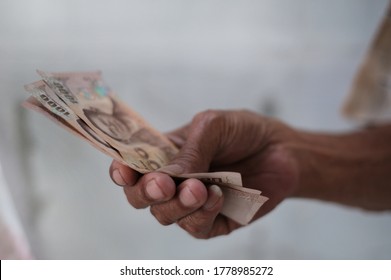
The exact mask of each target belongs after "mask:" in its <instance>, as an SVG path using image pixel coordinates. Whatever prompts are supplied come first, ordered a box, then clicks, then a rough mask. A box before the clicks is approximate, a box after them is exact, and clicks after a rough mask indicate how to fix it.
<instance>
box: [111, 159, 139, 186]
mask: <svg viewBox="0 0 391 280" xmlns="http://www.w3.org/2000/svg"><path fill="white" fill-rule="evenodd" d="M109 172H110V177H111V179H112V180H113V182H114V183H116V184H117V185H119V186H122V187H124V186H133V185H135V184H136V182H137V180H138V178H139V177H140V174H139V173H138V172H137V171H135V170H133V169H131V168H130V167H129V166H127V165H123V164H122V163H120V162H118V161H116V160H113V162H112V163H111V166H110V170H109Z"/></svg>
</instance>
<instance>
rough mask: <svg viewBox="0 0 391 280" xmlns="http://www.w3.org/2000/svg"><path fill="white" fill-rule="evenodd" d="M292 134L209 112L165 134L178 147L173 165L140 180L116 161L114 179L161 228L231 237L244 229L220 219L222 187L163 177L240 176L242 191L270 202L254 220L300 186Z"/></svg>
mask: <svg viewBox="0 0 391 280" xmlns="http://www.w3.org/2000/svg"><path fill="white" fill-rule="evenodd" d="M293 134H294V131H293V130H292V129H290V128H289V127H287V126H285V125H283V124H282V123H280V122H277V121H276V120H273V119H269V118H265V117H262V116H260V115H258V114H255V113H252V112H249V111H205V112H202V113H199V114H198V115H196V116H195V117H194V118H193V120H192V122H191V123H190V124H188V125H186V126H184V127H182V128H180V129H178V130H176V131H174V132H171V133H169V134H168V135H167V136H168V137H169V139H171V141H173V142H174V143H175V144H176V145H177V146H178V147H179V148H180V152H179V153H178V155H177V156H176V157H175V158H174V159H173V161H172V162H171V163H170V165H168V166H165V167H163V168H162V169H160V170H158V171H159V172H151V173H148V174H145V175H142V176H141V175H140V174H139V173H137V172H136V171H134V170H132V169H130V168H129V167H127V166H124V165H122V164H120V163H119V162H116V161H114V162H113V163H112V165H111V167H110V175H111V178H112V179H113V181H114V182H115V183H116V184H118V185H121V186H123V187H124V191H125V194H126V197H127V199H128V201H129V203H130V204H131V205H132V206H133V207H135V208H145V207H150V210H151V213H152V214H153V215H154V216H155V218H156V219H157V220H158V221H159V222H160V223H161V224H163V225H169V224H172V223H177V224H178V225H179V226H180V227H182V228H183V229H184V230H186V231H187V232H189V233H190V234H191V235H193V236H194V237H197V238H210V237H214V236H218V235H223V234H228V233H230V232H231V231H233V230H234V229H236V228H239V227H240V226H241V225H240V224H238V223H236V222H234V221H232V220H230V219H228V218H226V217H225V216H223V215H221V214H219V211H220V210H221V207H222V205H223V200H224V197H223V195H222V191H221V190H220V188H219V187H217V186H211V187H207V186H205V185H204V184H203V183H202V182H201V181H199V180H197V179H187V180H185V181H183V182H181V183H180V184H179V185H176V184H175V182H174V180H173V179H172V178H171V177H170V176H169V175H167V174H165V173H169V174H181V173H195V172H214V171H235V172H240V173H241V174H242V178H243V185H244V186H246V187H248V188H255V189H259V190H261V191H262V195H265V196H267V197H269V198H270V199H269V200H268V201H267V202H266V203H265V204H264V205H263V206H262V207H261V208H260V210H259V211H258V213H257V214H256V215H255V217H254V220H255V219H257V218H259V217H261V216H263V215H265V214H266V213H268V212H269V211H271V210H272V209H273V208H274V207H276V206H277V205H278V204H279V203H280V202H281V201H282V200H283V199H285V198H286V197H288V196H290V195H291V194H292V193H293V192H294V191H295V189H296V187H297V184H298V166H297V162H296V161H295V160H294V158H293V156H292V155H291V154H290V152H289V149H287V147H288V146H289V144H288V143H289V138H290V137H292V135H293Z"/></svg>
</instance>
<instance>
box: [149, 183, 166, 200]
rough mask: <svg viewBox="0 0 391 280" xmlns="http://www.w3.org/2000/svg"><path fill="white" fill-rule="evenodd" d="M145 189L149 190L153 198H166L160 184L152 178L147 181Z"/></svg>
mask: <svg viewBox="0 0 391 280" xmlns="http://www.w3.org/2000/svg"><path fill="white" fill-rule="evenodd" d="M145 191H146V192H147V195H148V196H149V197H150V198H152V199H153V200H161V199H163V198H164V193H163V192H162V190H161V188H160V187H159V186H158V184H156V181H155V180H151V181H149V182H148V183H147V186H146V187H145Z"/></svg>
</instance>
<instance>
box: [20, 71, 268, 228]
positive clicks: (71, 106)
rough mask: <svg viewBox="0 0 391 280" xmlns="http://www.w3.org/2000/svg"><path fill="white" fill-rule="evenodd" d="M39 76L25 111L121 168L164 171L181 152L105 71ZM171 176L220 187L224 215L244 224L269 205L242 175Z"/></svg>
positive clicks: (231, 173)
mask: <svg viewBox="0 0 391 280" xmlns="http://www.w3.org/2000/svg"><path fill="white" fill-rule="evenodd" d="M38 73H39V74H40V75H41V76H42V78H43V80H42V81H38V82H35V83H32V84H29V85H27V86H26V90H27V91H28V92H30V93H31V94H32V97H30V98H29V99H28V100H27V101H26V102H25V106H26V107H28V108H32V109H34V110H36V111H39V112H41V113H43V114H44V115H45V116H47V117H49V118H51V119H52V120H54V121H55V122H56V123H58V124H60V125H62V126H63V127H65V128H66V129H67V130H68V131H71V132H72V133H74V134H76V135H78V136H80V137H82V138H83V139H85V140H87V141H88V142H90V143H91V144H92V145H93V146H94V147H96V148H98V149H99V150H100V151H102V152H104V153H106V154H107V155H109V156H111V157H112V158H113V159H115V160H116V162H117V163H121V164H123V165H125V166H129V167H130V168H132V169H133V170H135V171H137V172H139V173H142V174H145V173H150V172H152V171H155V170H161V168H164V167H165V166H166V165H167V164H168V163H169V162H170V161H171V160H172V159H173V158H174V157H175V156H176V154H177V153H178V148H177V146H175V145H174V144H173V142H171V141H170V140H169V139H168V138H167V137H166V136H165V135H163V134H161V133H160V132H158V131H157V130H155V129H154V128H153V127H152V126H150V125H149V124H148V123H147V122H146V121H145V120H143V119H142V118H141V117H140V116H139V115H138V114H137V113H135V112H134V111H133V110H132V109H130V108H129V107H127V106H126V105H125V104H124V103H122V102H121V101H119V99H118V98H117V97H116V96H115V95H114V94H113V93H112V92H111V91H110V89H109V88H108V87H107V86H106V85H105V84H104V83H103V81H102V79H101V74H100V72H82V73H45V72H42V71H38ZM166 173H167V174H168V175H170V176H172V177H173V178H174V179H175V180H176V181H177V182H180V181H186V179H189V178H197V179H198V180H200V181H201V182H204V183H205V184H206V185H207V186H209V185H213V184H215V185H219V187H221V188H222V192H223V193H224V198H225V203H224V204H223V206H222V208H221V209H220V213H221V214H224V215H226V216H227V217H230V218H231V219H233V220H235V221H236V222H237V223H240V224H247V223H249V222H250V221H251V219H252V218H253V217H254V215H255V214H256V212H257V211H258V209H259V208H260V207H261V206H262V205H263V204H264V203H265V202H266V201H267V197H265V196H262V195H260V194H261V191H260V190H255V189H248V188H244V187H243V186H242V179H241V176H240V174H239V173H235V172H221V171H220V172H207V173H190V174H185V173H183V172H182V173H181V174H176V173H175V174H174V173H169V172H168V171H166ZM215 187H216V186H215Z"/></svg>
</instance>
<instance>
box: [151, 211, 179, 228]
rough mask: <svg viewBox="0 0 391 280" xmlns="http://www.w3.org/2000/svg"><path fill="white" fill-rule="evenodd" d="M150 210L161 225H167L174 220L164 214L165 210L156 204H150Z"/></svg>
mask: <svg viewBox="0 0 391 280" xmlns="http://www.w3.org/2000/svg"><path fill="white" fill-rule="evenodd" d="M150 212H151V214H152V215H153V216H154V217H155V219H156V220H158V222H159V223H160V224H161V225H163V226H168V225H171V224H173V223H174V221H173V220H172V219H171V218H170V217H169V216H168V215H167V214H166V211H162V210H161V209H159V207H157V206H151V207H150Z"/></svg>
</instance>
